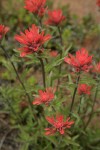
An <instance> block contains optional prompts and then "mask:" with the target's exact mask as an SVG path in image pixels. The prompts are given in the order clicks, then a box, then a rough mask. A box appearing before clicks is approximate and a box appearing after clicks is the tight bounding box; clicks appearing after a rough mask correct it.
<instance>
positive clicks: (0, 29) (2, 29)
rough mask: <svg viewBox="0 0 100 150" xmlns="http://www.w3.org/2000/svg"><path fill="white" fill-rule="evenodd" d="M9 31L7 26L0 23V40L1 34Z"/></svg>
mask: <svg viewBox="0 0 100 150" xmlns="http://www.w3.org/2000/svg"><path fill="white" fill-rule="evenodd" d="M8 31H9V27H6V26H4V25H0V40H1V39H2V38H3V36H4V35H5V34H6V33H7V32H8Z"/></svg>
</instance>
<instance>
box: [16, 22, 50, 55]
mask: <svg viewBox="0 0 100 150" xmlns="http://www.w3.org/2000/svg"><path fill="white" fill-rule="evenodd" d="M50 38H51V36H50V35H49V34H48V35H44V31H42V32H41V33H39V28H38V27H37V26H36V25H34V24H33V25H32V28H29V30H25V33H22V32H21V33H20V35H16V36H15V39H16V40H17V41H18V42H19V43H21V44H22V45H23V46H22V48H20V49H19V50H20V51H21V55H20V56H21V57H25V56H26V55H28V54H32V53H34V52H37V51H38V50H39V48H41V46H42V45H43V44H44V43H45V42H46V41H48V40H49V39H50Z"/></svg>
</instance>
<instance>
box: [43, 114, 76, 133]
mask: <svg viewBox="0 0 100 150" xmlns="http://www.w3.org/2000/svg"><path fill="white" fill-rule="evenodd" d="M46 120H47V121H48V122H49V123H50V124H51V125H52V127H50V128H46V129H45V130H46V132H45V134H46V135H53V134H54V133H56V132H57V131H58V132H59V133H60V134H64V133H65V129H69V128H70V127H71V125H72V124H74V121H69V120H70V117H69V118H67V120H66V121H65V122H64V116H63V115H58V116H56V118H54V117H46Z"/></svg>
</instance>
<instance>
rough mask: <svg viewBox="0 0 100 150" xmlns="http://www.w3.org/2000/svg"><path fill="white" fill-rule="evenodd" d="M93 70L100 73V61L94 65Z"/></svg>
mask: <svg viewBox="0 0 100 150" xmlns="http://www.w3.org/2000/svg"><path fill="white" fill-rule="evenodd" d="M93 72H95V73H98V74H100V62H99V63H97V64H96V65H95V66H94V68H93Z"/></svg>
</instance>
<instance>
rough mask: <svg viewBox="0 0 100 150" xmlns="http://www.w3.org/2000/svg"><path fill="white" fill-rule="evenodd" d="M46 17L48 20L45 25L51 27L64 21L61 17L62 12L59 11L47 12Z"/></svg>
mask: <svg viewBox="0 0 100 150" xmlns="http://www.w3.org/2000/svg"><path fill="white" fill-rule="evenodd" d="M48 16H49V18H48V19H47V21H46V22H45V23H46V24H48V25H52V26H58V25H59V24H61V23H62V21H63V20H65V16H63V14H62V10H60V9H59V10H53V11H48Z"/></svg>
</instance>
